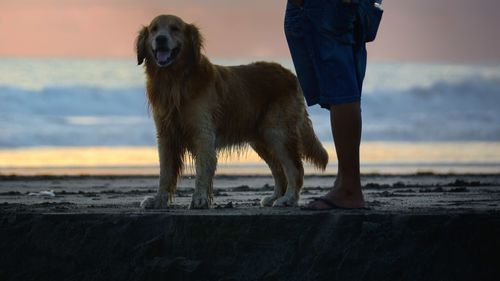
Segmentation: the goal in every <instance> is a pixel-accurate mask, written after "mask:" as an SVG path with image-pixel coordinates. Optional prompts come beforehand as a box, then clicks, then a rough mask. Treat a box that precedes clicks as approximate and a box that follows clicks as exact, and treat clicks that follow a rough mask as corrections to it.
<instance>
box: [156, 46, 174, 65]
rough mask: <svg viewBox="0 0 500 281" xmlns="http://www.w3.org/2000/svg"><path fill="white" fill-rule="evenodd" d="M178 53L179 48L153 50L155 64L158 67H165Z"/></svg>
mask: <svg viewBox="0 0 500 281" xmlns="http://www.w3.org/2000/svg"><path fill="white" fill-rule="evenodd" d="M179 52H180V48H179V47H176V48H173V49H168V48H161V49H156V50H154V54H155V59H156V64H157V65H158V66H160V67H165V66H168V65H169V64H171V63H172V62H173V61H174V60H175V58H176V57H177V55H178V54H179Z"/></svg>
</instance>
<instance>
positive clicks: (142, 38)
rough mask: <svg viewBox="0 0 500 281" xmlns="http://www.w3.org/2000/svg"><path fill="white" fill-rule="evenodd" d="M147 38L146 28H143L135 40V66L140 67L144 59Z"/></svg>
mask: <svg viewBox="0 0 500 281" xmlns="http://www.w3.org/2000/svg"><path fill="white" fill-rule="evenodd" d="M147 37H148V28H147V27H145V26H143V27H142V28H141V30H140V31H139V35H137V39H136V40H135V51H136V52H137V65H141V64H142V62H143V61H144V59H145V58H146V38H147Z"/></svg>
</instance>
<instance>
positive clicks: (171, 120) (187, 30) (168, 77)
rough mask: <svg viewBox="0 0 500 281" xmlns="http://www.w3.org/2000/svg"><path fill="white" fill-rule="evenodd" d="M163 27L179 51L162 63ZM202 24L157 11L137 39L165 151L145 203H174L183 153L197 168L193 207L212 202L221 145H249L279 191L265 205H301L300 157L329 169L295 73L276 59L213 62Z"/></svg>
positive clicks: (160, 144)
mask: <svg viewBox="0 0 500 281" xmlns="http://www.w3.org/2000/svg"><path fill="white" fill-rule="evenodd" d="M160 33H161V34H165V35H166V36H167V37H168V39H169V40H170V41H172V42H170V41H169V44H172V46H174V47H175V48H179V49H178V50H180V51H179V54H178V56H177V57H176V58H175V60H174V61H173V62H172V63H171V64H170V65H168V66H166V67H160V66H159V65H158V63H157V58H156V57H155V52H154V50H153V49H152V45H154V40H155V36H158V35H157V34H160ZM202 45H203V39H202V37H201V35H200V32H199V30H198V28H197V27H196V26H194V25H192V24H186V23H185V22H183V21H182V20H181V19H180V18H178V17H176V16H171V15H168V16H165V15H163V16H158V17H156V18H155V19H153V21H152V22H151V24H150V25H149V26H147V27H143V28H142V29H141V30H140V32H139V35H138V37H137V41H136V48H137V59H138V64H142V63H143V62H144V64H145V72H146V88H147V96H148V100H149V104H150V108H151V112H152V117H153V119H154V121H155V125H156V130H157V137H158V149H159V156H160V187H159V190H158V194H157V195H156V196H155V197H151V198H148V199H146V200H145V201H143V203H142V206H143V207H145V208H165V207H169V206H170V204H171V200H172V196H173V195H174V193H175V189H176V185H177V179H178V177H179V175H180V173H181V172H182V168H183V162H184V159H185V155H186V154H187V153H190V154H191V155H192V156H193V159H194V162H195V169H196V183H195V185H196V186H195V192H194V194H193V200H192V203H191V208H207V207H209V205H210V203H211V200H212V182H213V176H214V173H215V169H216V164H217V152H216V151H220V150H221V149H222V150H223V149H226V150H232V149H233V150H234V149H236V150H239V149H241V148H244V147H245V145H248V144H249V145H250V146H251V147H252V148H253V149H254V150H255V151H256V152H257V153H258V154H259V156H261V157H262V158H263V159H264V160H265V161H266V163H267V164H268V165H269V166H270V168H271V171H272V173H273V176H274V178H275V192H274V194H273V195H272V196H269V197H266V198H264V199H263V201H262V204H263V205H264V206H270V205H273V204H274V205H279V206H289V205H296V203H297V201H298V197H299V193H300V188H301V187H302V180H303V167H302V159H306V160H309V161H310V162H312V163H313V164H315V165H316V166H317V167H319V168H321V169H324V168H325V166H326V164H327V162H328V155H327V153H326V151H325V150H324V148H323V147H322V146H321V144H320V142H319V141H318V140H317V138H316V136H315V134H314V131H313V129H312V126H311V122H310V120H309V118H308V115H307V112H306V109H305V105H304V101H303V97H302V94H301V92H300V87H299V85H298V82H297V79H296V77H295V75H294V74H293V73H291V72H290V71H289V70H287V69H285V68H283V67H282V66H280V65H279V64H276V63H268V62H257V63H252V64H249V65H241V66H229V67H226V66H220V65H214V64H212V63H210V61H209V60H208V59H207V57H205V56H204V55H203V54H202V53H201V50H202Z"/></svg>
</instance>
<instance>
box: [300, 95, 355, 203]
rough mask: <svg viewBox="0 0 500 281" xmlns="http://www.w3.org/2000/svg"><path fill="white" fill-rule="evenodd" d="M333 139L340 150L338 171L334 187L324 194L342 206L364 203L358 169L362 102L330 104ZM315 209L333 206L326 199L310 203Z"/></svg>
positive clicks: (338, 152)
mask: <svg viewBox="0 0 500 281" xmlns="http://www.w3.org/2000/svg"><path fill="white" fill-rule="evenodd" d="M330 118H331V124H332V133H333V139H334V141H335V149H336V151H337V160H338V174H337V180H336V182H335V185H334V187H333V188H332V189H331V190H330V191H329V192H328V193H327V194H326V195H324V198H325V199H327V200H328V201H329V202H332V203H333V204H334V205H336V206H338V207H342V208H363V207H364V206H365V202H364V198H363V193H362V191H361V181H360V172H359V146H360V141H361V108H360V103H359V102H353V103H345V104H339V105H332V106H331V108H330ZM307 208H312V209H330V208H331V206H329V205H328V204H327V203H325V202H324V201H321V200H318V201H313V202H311V203H309V204H308V205H307Z"/></svg>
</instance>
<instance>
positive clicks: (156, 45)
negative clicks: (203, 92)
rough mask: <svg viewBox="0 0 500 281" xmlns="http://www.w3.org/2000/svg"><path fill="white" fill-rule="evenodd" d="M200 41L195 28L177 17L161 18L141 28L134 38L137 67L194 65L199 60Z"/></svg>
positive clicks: (163, 16) (162, 16)
mask: <svg viewBox="0 0 500 281" xmlns="http://www.w3.org/2000/svg"><path fill="white" fill-rule="evenodd" d="M201 48H202V38H201V35H200V32H199V30H198V28H197V27H196V26H195V25H193V24H187V23H185V22H184V21H183V20H182V19H180V18H179V17H176V16H173V15H161V16H157V17H156V18H154V19H153V20H152V21H151V23H150V24H149V25H148V26H144V27H143V28H142V29H141V30H140V31H139V35H138V36H137V40H136V51H137V64H138V65H140V64H142V63H143V62H144V60H146V62H147V63H148V65H153V66H156V67H160V68H163V67H168V66H170V65H174V64H176V63H177V62H178V61H182V62H190V63H197V62H198V61H199V60H200V56H201V55H200V52H201Z"/></svg>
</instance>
